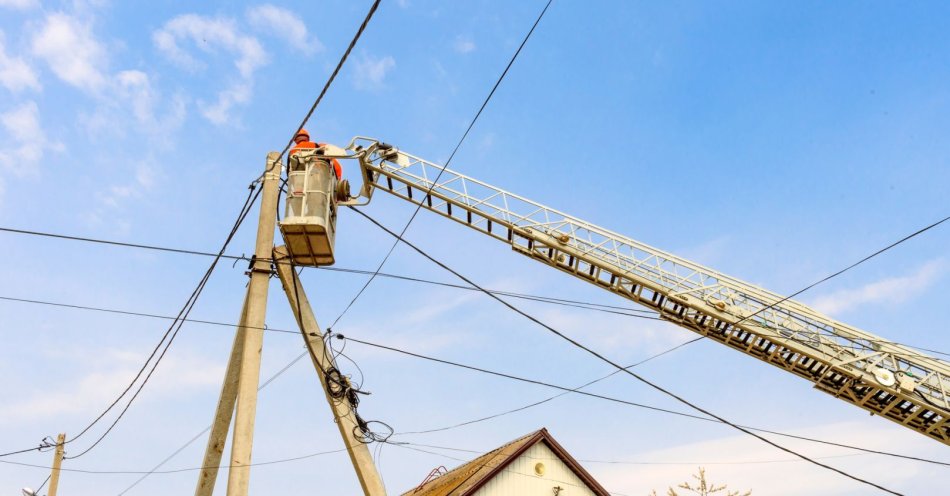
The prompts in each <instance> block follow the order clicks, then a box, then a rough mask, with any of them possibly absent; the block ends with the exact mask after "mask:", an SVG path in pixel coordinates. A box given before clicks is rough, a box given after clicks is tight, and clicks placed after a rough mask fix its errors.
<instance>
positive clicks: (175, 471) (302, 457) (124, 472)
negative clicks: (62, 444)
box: [0, 448, 346, 475]
mask: <svg viewBox="0 0 950 496" xmlns="http://www.w3.org/2000/svg"><path fill="white" fill-rule="evenodd" d="M344 451H346V448H342V449H337V450H331V451H318V452H316V453H308V454H305V455H300V456H294V457H290V458H279V459H277V460H268V461H266V462H254V463H249V464H246V465H244V464H242V465H240V466H242V467H259V466H261V465H276V464H279V463H287V462H295V461H299V460H305V459H307V458H313V457H316V456H322V455H330V454H333V453H341V452H344ZM0 463H4V464H7V465H17V466H20V467H30V468H42V469H52V467H50V466H48V465H40V464H36V463H24V462H14V461H10V460H0ZM236 466H238V465H219V466H216V467H215V466H212V467H187V468H178V469H172V470H150V471H146V470H88V469H80V468H61V469H60V470H61V471H63V472H75V473H79V474H99V475H137V474H147V475H150V474H178V473H181V472H195V471H198V470H205V469H208V468H216V469H219V470H220V469H222V468H231V467H236Z"/></svg>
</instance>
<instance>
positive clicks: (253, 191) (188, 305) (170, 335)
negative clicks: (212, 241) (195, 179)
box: [65, 183, 262, 459]
mask: <svg viewBox="0 0 950 496" xmlns="http://www.w3.org/2000/svg"><path fill="white" fill-rule="evenodd" d="M258 186H259V184H258V183H252V184H251V186H250V187H249V192H248V196H247V199H245V201H244V206H243V207H242V208H241V213H240V214H239V215H238V218H237V219H236V220H235V222H234V224H233V226H232V227H231V231H230V232H229V233H228V236H227V238H226V239H225V241H224V243H223V244H222V246H221V249H220V250H219V252H218V253H219V254H223V253H224V251H225V250H226V249H227V247H228V244H230V242H231V240H232V239H234V235H235V234H237V231H238V229H239V228H240V227H241V224H242V223H243V222H244V219H245V218H246V217H247V214H248V213H249V212H250V210H251V207H253V205H254V203H255V202H256V200H257V198H258V196H259V195H260V192H261V189H262V188H260V187H258ZM220 259H221V257H220V256H218V257H216V258H215V259H214V261H212V262H211V265H210V266H209V267H208V269H207V270H206V271H205V274H204V275H203V276H202V278H201V280H200V282H199V283H198V285H197V286H196V287H195V289H194V290H193V291H192V293H191V295H190V296H189V297H188V300H187V301H186V302H185V305H184V306H183V307H182V308H181V310H179V312H178V315H177V317H176V319H175V320H174V321H173V322H172V324H171V325H170V326H169V327H168V329H167V330H166V331H165V334H164V335H163V336H162V339H161V340H159V342H158V344H156V345H155V347H154V348H153V349H152V352H151V353H150V354H149V356H148V358H147V359H146V360H145V363H144V364H142V367H141V368H140V369H139V371H138V372H137V373H136V375H135V377H134V378H133V379H132V381H131V382H129V385H128V386H126V388H125V389H124V390H123V391H122V393H121V394H120V395H119V396H118V397H116V399H115V400H114V401H113V402H112V403H111V404H110V405H109V406H108V407H107V408H106V409H105V410H103V411H102V413H100V414H99V416H97V417H96V418H95V419H94V420H93V421H92V422H90V423H89V424H88V425H87V426H86V427H84V428H83V429H82V430H81V431H80V432H79V434H77V435H76V436H74V437H72V438H70V439H69V440H67V441H66V442H67V443H69V442H72V441H75V440H77V439H79V438H80V437H82V435H83V434H85V433H86V432H88V431H89V430H90V429H92V427H93V426H95V425H96V424H97V423H98V422H99V421H100V420H102V419H103V418H104V417H105V416H106V414H108V413H109V412H110V411H111V410H112V409H113V408H114V407H115V406H116V405H118V403H119V402H120V401H121V400H122V398H124V397H125V395H126V394H128V392H129V391H130V390H131V389H132V388H133V387H134V386H135V383H136V382H137V381H138V380H139V378H141V377H142V374H143V373H145V371H146V369H148V368H149V365H150V364H151V369H150V370H148V373H147V374H146V375H145V377H144V379H143V380H142V381H141V383H140V385H139V386H138V389H136V391H135V392H134V393H133V394H132V396H131V397H130V398H129V400H128V402H127V403H126V405H125V406H124V407H123V408H122V410H121V411H120V412H119V414H118V415H117V416H116V418H115V420H114V421H113V422H112V423H111V424H110V425H109V427H108V428H107V429H106V430H105V431H104V432H103V433H102V434H101V435H100V436H99V438H98V439H96V441H95V442H93V443H92V444H91V445H90V446H89V447H87V448H86V449H85V450H83V451H81V452H80V453H79V454H78V455H75V456H69V457H65V459H75V458H79V457H81V456H83V455H85V454H86V453H88V452H89V451H91V450H92V449H93V448H95V447H96V446H97V445H98V444H99V443H100V442H102V440H103V439H105V437H106V436H108V435H109V433H110V432H112V429H113V428H115V426H116V425H117V424H118V423H119V421H120V420H121V419H122V417H123V416H124V415H125V413H126V412H127V411H128V410H129V407H131V406H132V403H133V402H134V401H135V399H136V398H137V397H138V395H139V394H140V393H141V392H142V390H143V389H144V387H145V385H146V384H147V383H148V381H149V379H150V378H151V377H152V374H153V373H154V372H155V370H156V369H157V368H158V364H159V363H161V361H162V359H163V358H164V357H165V353H167V352H168V349H169V348H170V347H171V344H172V342H173V341H174V340H175V337H176V336H177V335H178V332H179V331H180V330H181V328H182V326H183V325H184V321H183V320H181V319H187V318H188V315H189V314H190V313H191V310H192V309H193V308H194V305H195V304H196V303H197V301H198V298H199V297H200V296H201V293H202V291H203V290H204V287H205V284H207V282H208V280H209V279H210V278H211V273H212V272H213V271H214V268H215V266H216V265H217V263H218V261H219V260H220ZM166 340H167V342H166ZM159 350H161V351H160V352H159ZM156 354H157V358H156ZM153 358H154V359H155V360H154V363H152V359H153Z"/></svg>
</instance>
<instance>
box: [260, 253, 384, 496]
mask: <svg viewBox="0 0 950 496" xmlns="http://www.w3.org/2000/svg"><path fill="white" fill-rule="evenodd" d="M274 261H275V262H276V266H277V275H278V276H280V282H281V284H282V285H283V286H284V292H285V293H287V301H288V302H289V303H290V310H291V311H292V312H293V313H294V317H295V318H297V323H298V325H300V329H301V331H302V332H303V334H304V342H306V344H307V350H308V351H309V352H310V359H311V361H312V362H313V368H314V369H316V371H317V376H318V377H319V378H320V384H321V385H323V391H324V392H325V393H326V395H327V403H329V404H330V409H331V410H333V419H334V421H335V422H336V425H337V427H338V428H339V429H340V436H341V437H342V438H343V443H344V444H346V452H347V453H348V454H349V455H350V462H351V463H353V468H354V469H355V470H356V476H357V478H359V480H360V486H362V488H363V494H365V495H366V496H386V489H385V488H384V487H383V480H382V478H381V477H380V476H379V472H378V471H377V469H376V464H375V463H373V457H372V455H371V454H370V452H369V447H368V446H367V445H366V443H363V442H361V441H360V440H359V439H356V436H355V434H354V431H355V429H356V428H357V423H356V412H354V411H353V410H352V409H350V404H349V403H348V402H347V401H346V400H345V399H335V398H333V397H331V396H330V389H329V387H328V386H327V378H326V372H325V371H326V370H329V369H330V368H331V367H334V368H335V367H336V364H335V363H334V362H333V358H332V357H331V356H330V354H329V353H327V350H326V344H325V343H324V341H323V333H322V332H321V331H320V326H319V325H318V324H317V318H316V317H315V316H314V314H313V308H311V307H310V301H309V300H308V299H307V293H306V292H304V290H303V286H302V285H301V284H300V280H299V279H298V278H297V274H296V273H295V272H294V268H293V266H291V265H290V257H289V256H288V255H287V249H286V247H283V246H281V247H278V248H275V249H274ZM343 380H347V379H346V378H345V377H344V378H343Z"/></svg>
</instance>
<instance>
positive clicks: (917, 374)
mask: <svg viewBox="0 0 950 496" xmlns="http://www.w3.org/2000/svg"><path fill="white" fill-rule="evenodd" d="M347 150H348V151H349V152H351V153H352V155H350V156H351V157H354V158H358V159H359V162H360V164H361V168H362V174H363V180H364V184H363V186H362V188H361V190H360V196H363V197H365V198H366V199H367V201H368V200H369V199H370V198H372V194H373V192H374V190H375V189H380V190H383V191H386V192H388V193H390V194H392V195H394V196H396V197H398V198H402V199H404V200H408V201H409V202H412V203H414V204H416V205H420V206H421V207H422V208H425V209H426V210H430V211H432V212H435V213H437V214H439V215H442V216H443V217H448V218H449V219H452V220H454V221H456V222H459V223H461V224H464V225H466V226H468V227H470V228H472V229H475V230H477V231H479V232H481V233H484V234H487V235H489V236H491V237H493V238H495V239H498V240H500V241H502V242H505V243H507V244H509V245H510V246H511V247H512V249H513V250H514V251H516V252H518V253H521V254H523V255H526V256H528V257H531V258H532V259H534V260H537V261H539V262H543V263H545V264H547V265H550V266H552V267H554V268H557V269H559V270H562V271H564V272H567V273H569V274H571V275H573V276H575V277H577V278H579V279H582V280H584V281H587V282H589V283H591V284H594V285H596V286H599V287H601V288H603V289H606V290H608V291H611V292H613V293H616V294H618V295H620V296H623V297H624V298H627V299H629V300H631V301H634V302H636V303H639V304H641V305H644V306H646V307H648V308H650V309H652V310H654V311H656V312H657V313H658V314H659V316H660V317H662V318H663V319H665V320H667V321H669V322H673V323H675V324H677V325H679V326H681V327H685V328H687V329H690V330H692V331H694V332H696V333H698V334H700V335H701V336H705V337H707V338H709V339H711V340H714V341H717V342H719V343H722V344H724V345H726V346H729V347H731V348H733V349H736V350H739V351H741V352H743V353H745V354H747V355H750V356H753V357H755V358H758V359H759V360H762V361H764V362H767V363H770V364H772V365H775V366H776V367H779V368H782V369H784V370H787V371H789V372H791V373H793V374H795V375H798V376H800V377H803V378H805V379H807V380H809V381H811V382H812V383H814V385H815V387H816V388H818V389H820V390H822V391H824V392H826V393H829V394H831V395H833V396H835V397H836V398H839V399H841V400H843V401H847V402H849V403H852V404H854V405H857V406H859V407H861V408H863V409H865V410H867V411H869V412H871V413H873V414H876V415H880V416H883V417H886V418H888V419H890V420H892V421H894V422H897V423H899V424H901V425H904V426H906V427H908V428H910V429H913V430H915V431H917V432H920V433H921V434H924V435H926V436H928V437H930V438H933V439H936V440H938V441H940V442H942V443H944V444H948V445H950V395H948V390H950V364H948V363H947V362H945V361H942V360H938V359H936V358H933V357H930V356H927V355H925V354H922V353H920V352H918V351H916V350H913V349H910V348H907V347H904V346H901V345H899V344H896V343H893V342H891V341H888V340H886V339H883V338H880V337H878V336H875V335H873V334H870V333H868V332H865V331H862V330H860V329H856V328H854V327H851V326H848V325H846V324H843V323H841V322H838V321H835V320H834V319H832V318H830V317H828V316H826V315H823V314H821V313H819V312H817V311H815V310H814V309H812V308H810V307H808V306H806V305H804V304H801V303H798V302H795V301H792V300H787V301H786V300H784V298H783V297H782V296H780V295H777V294H775V293H772V292H769V291H767V290H765V289H762V288H759V287H756V286H754V285H751V284H749V283H746V282H742V281H740V280H738V279H734V278H732V277H729V276H727V275H724V274H721V273H719V272H716V271H714V270H711V269H708V268H706V267H703V266H701V265H698V264H695V263H693V262H690V261H688V260H684V259H682V258H679V257H677V256H675V255H672V254H669V253H666V252H663V251H661V250H658V249H656V248H653V247H650V246H648V245H645V244H643V243H640V242H638V241H635V240H632V239H630V238H627V237H625V236H622V235H620V234H617V233H614V232H612V231H609V230H607V229H604V228H601V227H598V226H596V225H594V224H591V223H589V222H586V221H583V220H580V219H577V218H575V217H572V216H570V215H567V214H565V213H562V212H559V211H557V210H554V209H551V208H548V207H545V206H543V205H540V204H538V203H535V202H533V201H531V200H528V199H526V198H524V197H521V196H518V195H515V194H512V193H509V192H507V191H504V190H501V189H499V188H496V187H494V186H491V185H489V184H486V183H484V182H481V181H478V180H476V179H472V178H470V177H467V176H465V175H462V174H459V173H457V172H455V171H452V170H449V169H444V168H442V167H440V166H438V165H436V164H434V163H432V162H428V161H426V160H423V159H421V158H419V157H415V156H413V155H410V154H407V153H405V152H402V151H399V150H397V149H395V148H393V147H392V146H389V145H386V144H383V143H380V142H379V141H376V140H373V139H370V138H362V137H357V138H354V139H353V141H352V142H351V143H350V145H349V146H348V147H347ZM436 177H438V178H439V179H438V182H437V183H436V182H435V180H436ZM352 201H353V200H352V199H351V202H352Z"/></svg>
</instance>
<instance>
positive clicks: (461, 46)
mask: <svg viewBox="0 0 950 496" xmlns="http://www.w3.org/2000/svg"><path fill="white" fill-rule="evenodd" d="M452 48H454V49H455V51H456V52H458V53H462V54H465V53H471V52H474V51H475V48H476V46H475V42H474V41H472V40H471V39H470V38H467V37H464V36H458V37H456V38H455V43H454V44H453V45H452Z"/></svg>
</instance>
